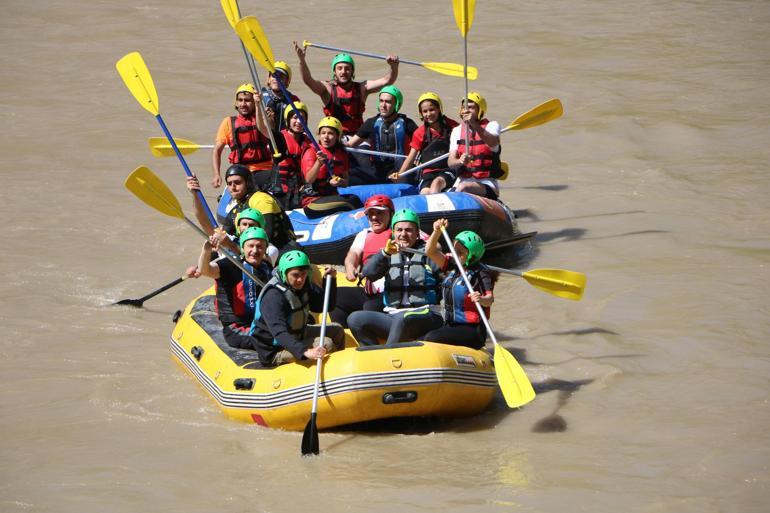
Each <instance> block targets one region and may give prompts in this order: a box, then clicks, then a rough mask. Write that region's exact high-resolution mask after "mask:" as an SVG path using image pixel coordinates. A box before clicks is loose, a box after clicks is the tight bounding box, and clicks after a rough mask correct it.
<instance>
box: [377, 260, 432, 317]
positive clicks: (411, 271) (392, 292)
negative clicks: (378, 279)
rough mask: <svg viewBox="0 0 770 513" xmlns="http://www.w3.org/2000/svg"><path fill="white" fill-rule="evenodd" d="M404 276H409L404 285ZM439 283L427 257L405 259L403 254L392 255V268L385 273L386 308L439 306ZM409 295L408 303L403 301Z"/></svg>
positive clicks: (384, 299) (384, 298)
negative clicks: (405, 294)
mask: <svg viewBox="0 0 770 513" xmlns="http://www.w3.org/2000/svg"><path fill="white" fill-rule="evenodd" d="M404 275H406V276H408V279H407V283H406V284H404ZM437 289H438V283H437V282H436V277H435V276H434V275H433V270H432V269H431V267H430V265H429V264H428V257H427V256H426V255H412V258H404V255H403V254H402V253H401V252H398V253H396V254H395V255H391V257H390V267H389V268H388V271H387V272H386V273H385V293H384V294H383V301H384V303H385V306H388V307H391V308H410V307H415V306H424V305H435V304H438V294H437V293H436V292H437ZM404 292H406V293H407V300H406V303H404V301H403V296H404Z"/></svg>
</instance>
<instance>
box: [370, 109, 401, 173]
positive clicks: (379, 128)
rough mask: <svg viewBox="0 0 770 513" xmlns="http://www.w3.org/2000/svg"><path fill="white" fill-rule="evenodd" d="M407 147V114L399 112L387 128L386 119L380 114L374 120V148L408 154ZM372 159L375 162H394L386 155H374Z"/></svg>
mask: <svg viewBox="0 0 770 513" xmlns="http://www.w3.org/2000/svg"><path fill="white" fill-rule="evenodd" d="M405 147H406V116H404V115H403V114H399V115H398V117H397V118H396V120H395V121H393V123H391V124H390V125H389V126H388V127H387V128H386V127H385V120H384V119H382V116H378V117H377V120H376V121H375V122H374V149H375V150H377V151H382V152H385V153H394V154H396V155H406V153H405V152H404V148H405ZM372 161H374V162H375V163H380V164H382V163H385V162H388V163H390V164H392V163H393V159H391V158H386V157H379V156H377V155H375V156H373V157H372Z"/></svg>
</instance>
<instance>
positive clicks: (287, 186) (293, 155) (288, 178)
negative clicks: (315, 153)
mask: <svg viewBox="0 0 770 513" xmlns="http://www.w3.org/2000/svg"><path fill="white" fill-rule="evenodd" d="M281 133H282V134H283V138H284V140H285V141H286V154H285V158H284V159H283V160H282V161H280V162H279V163H278V185H279V186H280V187H281V190H282V191H283V192H284V193H285V194H292V193H297V192H299V190H300V188H301V186H302V182H303V180H302V170H301V169H300V161H301V159H302V153H303V152H304V151H305V149H306V148H307V147H308V142H307V138H306V137H305V134H304V133H303V134H301V137H302V140H301V142H298V141H297V139H295V138H294V134H292V133H291V132H290V131H289V130H288V129H284V130H281Z"/></svg>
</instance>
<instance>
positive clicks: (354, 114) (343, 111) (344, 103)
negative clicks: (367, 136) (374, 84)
mask: <svg viewBox="0 0 770 513" xmlns="http://www.w3.org/2000/svg"><path fill="white" fill-rule="evenodd" d="M330 85H331V100H330V101H329V103H327V104H326V105H324V114H325V115H327V116H334V117H335V118H337V119H339V120H340V123H342V132H343V133H344V134H345V135H353V134H355V133H356V132H357V131H358V129H359V128H361V125H363V124H364V110H366V104H365V103H364V100H363V98H362V97H361V82H353V87H351V88H350V91H346V90H345V89H343V88H342V86H340V85H339V84H338V83H337V81H336V80H332V81H331V83H330Z"/></svg>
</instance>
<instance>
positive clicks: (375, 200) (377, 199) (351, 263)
mask: <svg viewBox="0 0 770 513" xmlns="http://www.w3.org/2000/svg"><path fill="white" fill-rule="evenodd" d="M394 210H395V208H394V207H393V201H391V199H390V198H389V197H387V196H385V195H384V194H375V195H374V196H372V197H370V198H369V199H368V200H366V203H364V214H365V215H366V218H367V219H368V220H369V227H368V228H364V229H363V230H361V231H360V232H358V233H357V234H356V237H355V239H353V244H351V246H350V249H349V250H348V253H347V255H345V277H346V278H347V279H348V281H352V282H355V281H356V280H357V279H358V276H359V274H358V271H359V268H360V267H361V265H363V264H366V262H368V261H369V258H371V257H372V255H375V254H377V253H379V252H380V251H382V248H384V247H385V243H387V242H388V240H389V239H390V234H391V229H390V219H391V217H393V212H394ZM382 287H383V280H378V281H377V282H372V281H370V280H365V281H364V286H363V287H341V288H339V289H338V290H337V303H336V307H335V308H334V310H333V311H332V312H331V313H330V316H331V318H332V320H333V321H334V322H338V323H340V324H341V325H343V326H347V320H348V316H349V315H350V314H351V313H352V312H356V311H358V310H362V309H363V308H364V304H365V303H366V302H367V301H370V300H372V299H374V298H376V297H377V295H378V294H379V293H381V292H382Z"/></svg>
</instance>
